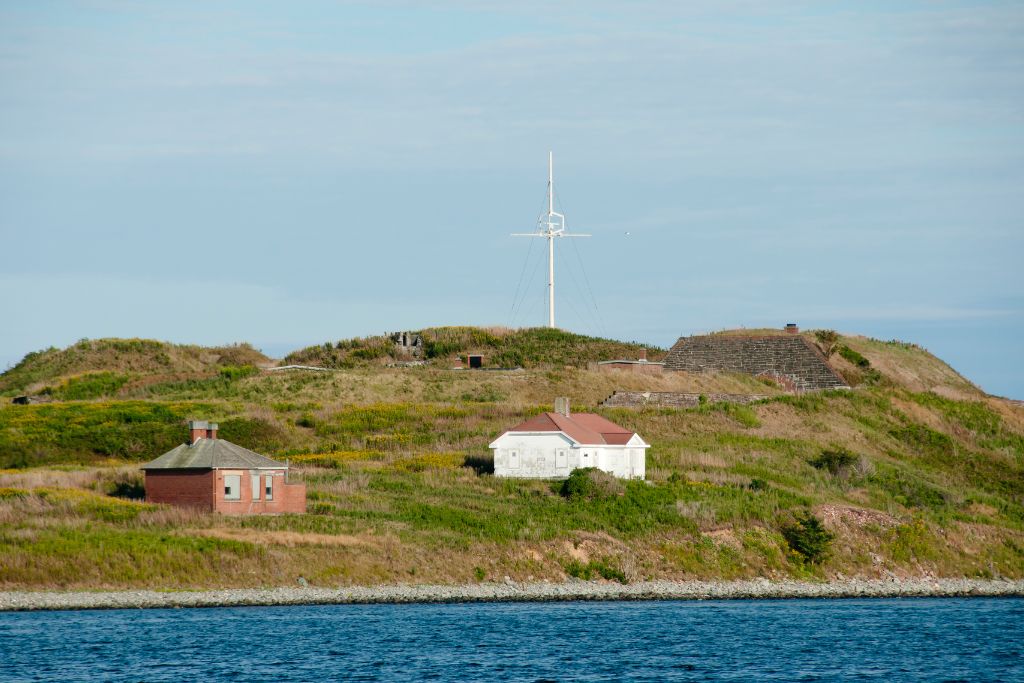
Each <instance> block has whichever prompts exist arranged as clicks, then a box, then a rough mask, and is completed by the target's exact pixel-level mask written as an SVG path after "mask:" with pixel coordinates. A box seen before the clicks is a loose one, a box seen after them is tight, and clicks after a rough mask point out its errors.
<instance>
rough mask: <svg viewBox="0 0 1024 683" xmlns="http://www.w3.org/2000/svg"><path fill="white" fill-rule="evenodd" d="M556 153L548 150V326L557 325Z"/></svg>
mask: <svg viewBox="0 0 1024 683" xmlns="http://www.w3.org/2000/svg"><path fill="white" fill-rule="evenodd" d="M554 212H555V153H554V152H551V151H549V152H548V327H554V326H555V235H554V231H553V229H552V228H553V227H554V226H553V225H552V214H554Z"/></svg>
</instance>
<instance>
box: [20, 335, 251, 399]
mask: <svg viewBox="0 0 1024 683" xmlns="http://www.w3.org/2000/svg"><path fill="white" fill-rule="evenodd" d="M269 364H270V359H269V358H267V357H266V356H264V355H263V354H262V353H260V352H259V351H257V350H256V349H254V348H253V347H252V346H250V345H249V344H235V345H232V346H218V347H203V346H193V345H181V344H169V343H167V342H161V341H155V340H153V339H83V340H81V341H79V342H78V343H76V344H73V345H71V346H69V347H67V348H66V349H57V348H53V347H50V348H49V349H46V350H43V351H35V352H33V353H30V354H28V355H26V356H25V357H24V358H23V359H22V360H21V361H20V362H19V363H18V364H17V365H15V366H14V367H13V368H11V369H9V370H7V371H6V372H5V373H3V374H2V375H0V396H11V395H14V394H17V393H36V394H38V393H42V394H44V395H49V396H53V397H54V398H58V399H67V400H79V399H89V398H100V397H103V396H111V395H114V394H116V393H118V392H119V391H120V390H121V389H122V388H123V387H124V386H125V385H131V384H133V383H141V384H151V383H154V382H161V381H168V380H184V379H189V378H203V377H210V376H216V375H217V374H218V373H220V372H221V371H223V370H224V369H225V368H255V367H258V366H266V365H269Z"/></svg>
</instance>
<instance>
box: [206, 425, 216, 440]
mask: <svg viewBox="0 0 1024 683" xmlns="http://www.w3.org/2000/svg"><path fill="white" fill-rule="evenodd" d="M206 438H207V439H216V438H217V423H216V422H211V423H210V424H208V425H206Z"/></svg>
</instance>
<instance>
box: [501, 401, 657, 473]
mask: <svg viewBox="0 0 1024 683" xmlns="http://www.w3.org/2000/svg"><path fill="white" fill-rule="evenodd" d="M556 410H558V412H553V413H541V414H540V415H537V416H535V417H531V418H530V419H529V420H527V421H526V422H523V423H522V424H519V425H516V426H515V427H513V428H512V429H510V430H508V431H507V432H505V433H504V434H502V435H501V436H499V437H498V438H497V439H495V440H494V441H493V442H492V443H491V446H490V447H491V449H492V450H493V451H494V475H495V476H497V477H520V478H529V479H564V478H566V477H568V476H569V473H570V472H572V471H573V470H574V469H578V468H583V467H596V468H598V469H600V470H603V471H605V472H608V473H609V474H613V475H615V476H616V477H621V478H623V479H643V478H644V474H645V465H646V460H647V449H648V448H650V445H649V444H647V443H646V442H645V441H644V440H643V439H641V438H640V436H639V435H638V434H636V432H631V431H630V430H628V429H626V428H625V427H620V426H619V425H617V424H615V423H614V422H611V421H610V420H606V419H605V418H603V417H601V416H600V415H594V414H593V413H575V414H572V415H570V414H569V402H568V400H565V399H559V401H558V405H557V406H556Z"/></svg>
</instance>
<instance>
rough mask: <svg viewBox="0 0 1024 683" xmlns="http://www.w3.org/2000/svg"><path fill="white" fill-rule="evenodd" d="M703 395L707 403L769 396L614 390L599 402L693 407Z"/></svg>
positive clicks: (609, 405)
mask: <svg viewBox="0 0 1024 683" xmlns="http://www.w3.org/2000/svg"><path fill="white" fill-rule="evenodd" d="M701 396H703V397H704V399H705V400H706V401H707V402H708V403H742V404H747V403H753V402H755V401H760V400H762V399H766V398H769V397H768V396H767V395H762V394H687V393H681V392H678V391H616V392H615V393H614V394H612V395H611V396H609V397H608V398H606V399H605V400H604V401H602V402H601V405H602V406H605V407H607V408H643V407H644V406H655V407H664V408H694V407H696V406H699V405H700V397H701Z"/></svg>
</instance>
